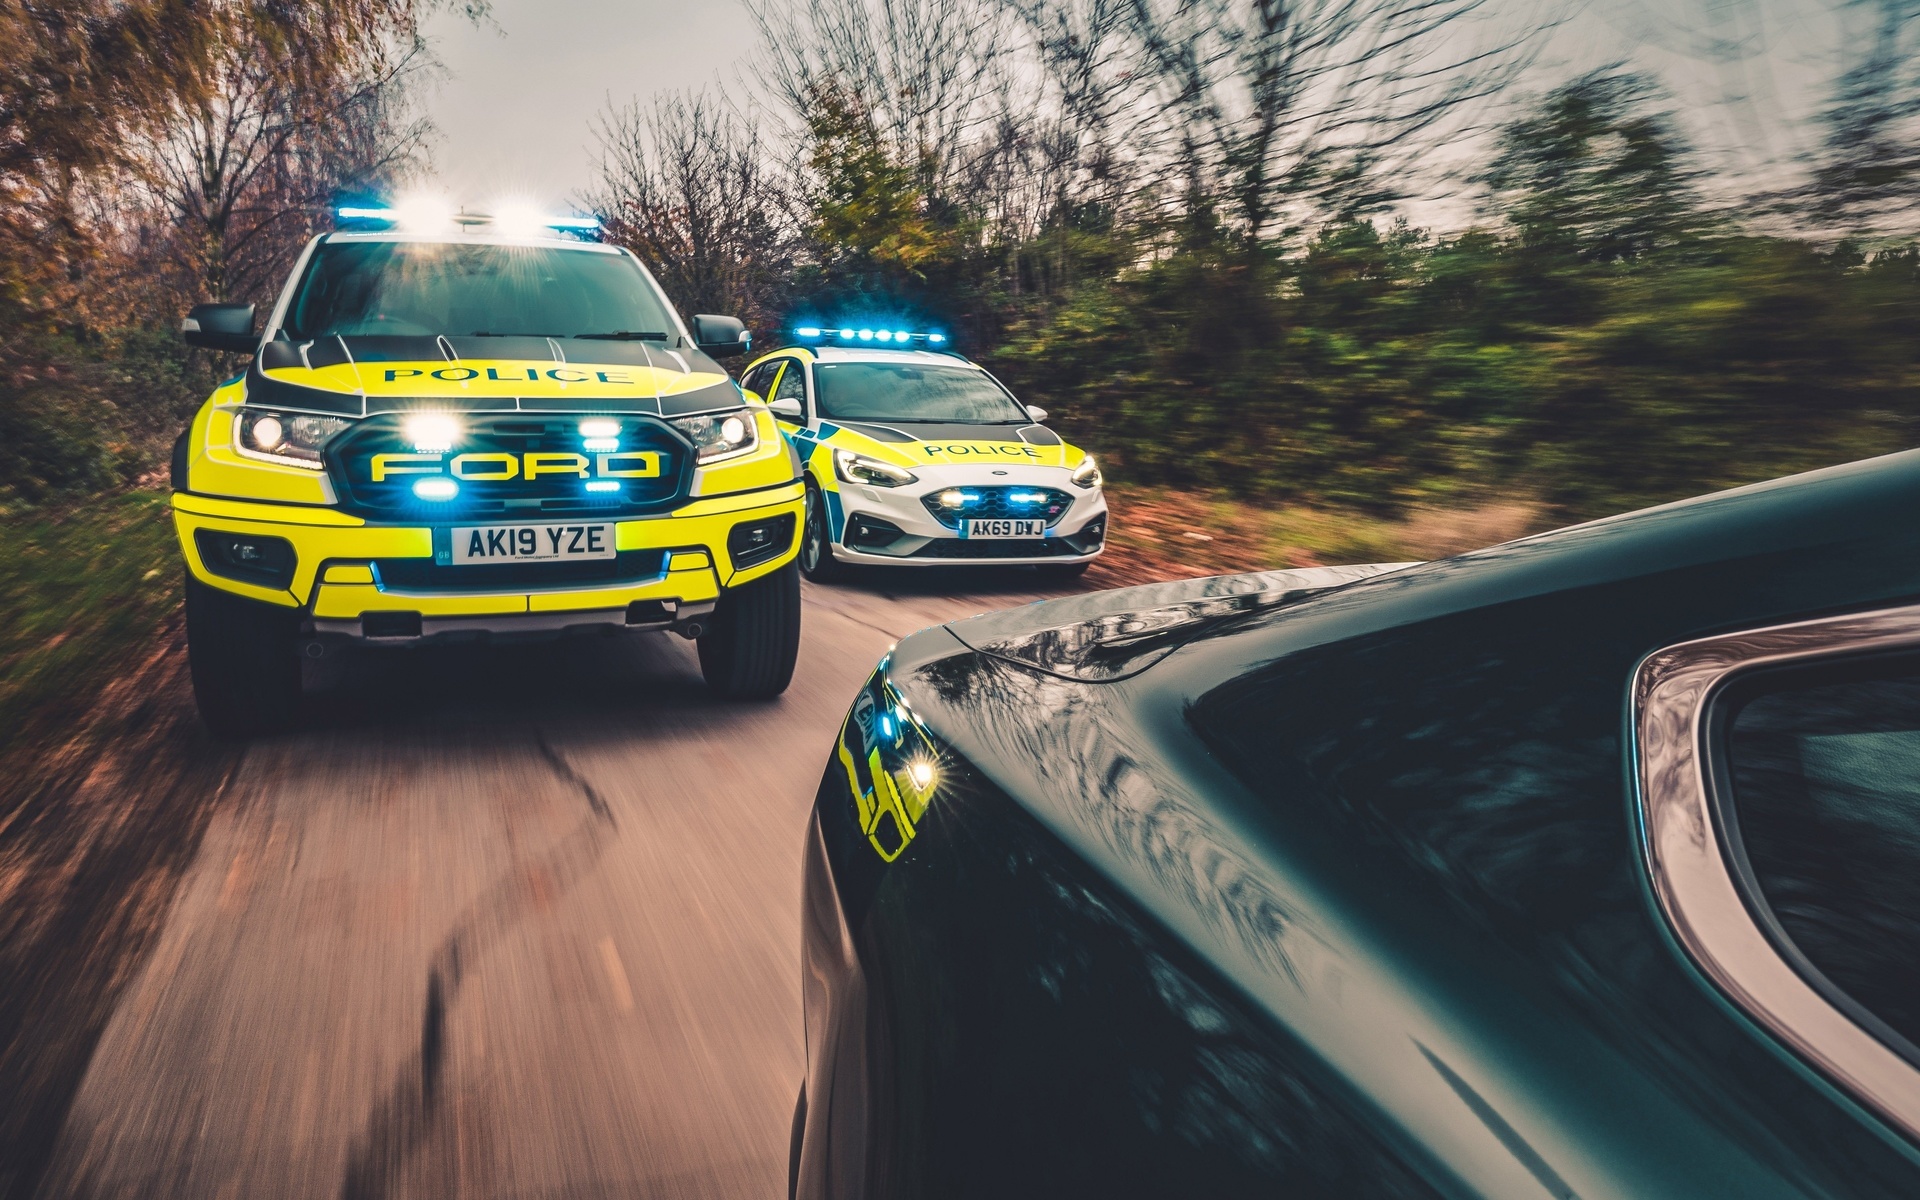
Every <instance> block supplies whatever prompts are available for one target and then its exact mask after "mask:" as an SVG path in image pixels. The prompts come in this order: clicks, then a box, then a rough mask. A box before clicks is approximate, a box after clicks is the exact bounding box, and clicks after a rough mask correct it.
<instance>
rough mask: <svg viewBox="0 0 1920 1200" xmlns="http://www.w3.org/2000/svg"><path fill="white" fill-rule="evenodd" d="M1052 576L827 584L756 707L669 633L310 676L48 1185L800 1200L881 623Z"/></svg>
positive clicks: (180, 908)
mask: <svg viewBox="0 0 1920 1200" xmlns="http://www.w3.org/2000/svg"><path fill="white" fill-rule="evenodd" d="M956 585H958V586H959V587H962V588H965V589H967V590H966V591H965V593H964V594H954V593H953V591H952V589H953V588H954V587H955V586H956ZM1039 586H1041V585H1040V583H1039V581H1038V580H1036V578H1035V577H1034V576H1033V575H1032V574H1030V573H1029V574H1024V575H1023V574H1019V573H1012V574H1008V575H1004V576H997V577H996V576H978V575H976V576H971V577H969V576H959V577H957V578H954V577H940V578H936V577H932V576H928V575H924V574H917V573H916V574H912V575H909V576H908V577H907V578H905V579H895V578H886V579H879V580H863V581H861V582H859V583H856V584H852V585H846V586H836V587H830V588H826V587H813V586H808V587H807V589H806V610H805V630H804V636H803V639H802V647H801V652H800V665H799V670H798V672H797V674H796V676H795V679H794V684H793V687H792V688H791V689H790V690H789V691H788V692H787V694H786V695H785V697H783V698H782V699H781V700H779V701H777V702H774V703H771V704H764V705H723V704H720V703H717V702H715V701H713V700H711V699H709V698H708V696H707V694H706V691H705V689H704V687H703V686H702V685H701V683H700V677H699V670H698V666H697V664H696V661H695V659H694V655H693V647H692V645H691V643H688V642H684V641H682V640H680V639H678V638H675V637H671V636H668V635H640V636H632V637H624V638H612V639H593V640H587V641H578V642H570V643H560V644H557V645H551V644H550V645H547V646H535V647H503V648H489V649H481V650H445V651H442V650H433V651H422V652H417V653H405V652H402V653H390V654H380V655H369V656H359V657H346V658H343V659H341V660H339V661H337V662H336V661H335V660H328V661H327V662H325V663H322V664H319V670H318V671H316V672H315V676H314V677H313V678H311V679H310V680H309V685H310V690H311V692H312V696H311V699H312V701H313V707H314V710H315V711H314V713H313V719H312V720H311V721H310V722H309V723H308V725H307V727H306V728H305V729H304V730H303V731H302V732H300V733H299V734H296V735H293V736H288V737H284V738H279V739H272V740H266V741H262V742H259V743H256V744H254V745H253V746H251V747H249V748H248V750H247V751H246V754H245V757H244V759H243V761H242V762H241V764H240V766H239V768H238V770H237V773H236V774H235V775H234V776H233V777H232V779H231V781H230V783H229V784H228V795H227V796H225V797H223V798H222V800H221V801H220V804H219V808H218V811H217V813H216V815H215V817H214V819H213V823H212V825H211V826H210V827H209V829H208V832H207V835H206V837H205V839H204V841H203V842H202V844H201V848H200V851H199V855H198V857H197V859H196V860H195V861H194V865H193V867H192V869H191V870H190V871H189V873H188V875H187V877H186V879H185V880H184V881H183V883H182V884H181V886H180V888H179V890H178V892H177V893H176V895H175V898H174V901H173V907H172V909H171V911H170V912H169V914H168V917H167V920H166V924H165V927H164V929H163V931H162V933H161V934H160V936H159V938H158V941H157V945H156V947H155V949H154V950H153V952H152V955H151V957H150V959H149V960H148V962H147V963H146V965H145V967H144V969H143V970H142V972H141V973H140V975H139V976H138V978H137V979H136V981H135V982H134V983H133V984H132V985H130V986H129V987H128V988H127V990H126V992H125V994H124V995H123V996H122V998H121V1000H120V1002H119V1005H118V1007H117V1008H116V1009H115V1011H114V1014H113V1017H112V1019H111V1020H110V1022H109V1023H108V1026H107V1028H106V1031H105V1033H104V1035H103V1036H102V1038H101V1040H100V1043H99V1045H98V1048H97V1049H96V1051H95V1053H94V1055H93V1058H92V1060H91V1062H90V1064H89V1066H88V1068H87V1073H86V1075H85V1077H84V1079H83V1081H82V1083H81V1086H80V1090H79V1093H78V1095H77V1096H76V1098H75V1100H74V1103H73V1105H72V1108H71V1109H70V1111H69V1114H68V1117H67V1121H66V1125H65V1127H64V1130H63V1131H62V1133H61V1136H60V1140H59V1143H58V1146H57V1148H56V1149H55V1151H54V1158H53V1162H52V1165H51V1167H50V1169H49V1171H48V1173H47V1174H46V1176H45V1177H44V1179H43V1188H42V1194H44V1195H50V1196H99V1197H163V1196H164V1197H202V1196H204V1197H219V1198H234V1200H241V1198H248V1200H250V1198H253V1197H263V1196H273V1197H330V1198H331V1197H345V1198H356V1197H438V1196H455V1195H458V1196H462V1197H501V1198H507V1197H513V1198H525V1200H534V1198H541V1200H549V1198H551V1200H559V1198H562V1197H566V1198H573V1197H581V1198H599V1197H627V1196H633V1197H729V1198H731V1197H776V1196H782V1195H784V1194H785V1186H786V1157H787V1142H788V1133H789V1125H790V1119H791V1114H792V1110H793V1101H794V1096H795V1093H796V1091H797V1089H798V1086H799V1082H800V1078H801V1074H802V1055H803V1051H802V1045H801V1031H800V1007H799V1005H800V999H799V940H800V932H799V919H798V912H797V904H798V899H799V892H800V879H799V868H800V845H801V834H802V830H803V827H804V824H805V820H806V814H807V810H808V806H809V805H810V804H811V802H812V798H813V792H814V788H815V786H816V785H817V783H818V781H819V778H820V772H821V770H822V768H823V766H824V764H825V762H826V754H827V750H828V746H829V743H830V740H831V738H832V735H833V731H834V729H835V727H836V725H837V723H838V722H839V720H840V717H841V715H842V714H843V713H844V712H845V708H846V705H847V703H848V701H849V700H850V699H851V697H852V695H853V690H854V688H855V686H856V685H857V684H858V682H859V681H860V680H861V679H862V678H863V677H864V676H865V675H866V673H867V672H868V671H869V670H871V669H872V667H873V664H874V663H875V662H876V661H877V660H878V659H879V657H880V655H881V654H882V653H884V652H885V650H886V649H887V647H888V646H889V645H890V644H891V643H892V642H894V641H895V640H897V639H899V638H900V637H903V636H905V635H906V634H909V633H912V632H913V631H915V630H917V629H921V628H924V627H926V626H928V625H932V624H936V623H939V622H941V621H946V620H951V619H953V618H956V617H960V616H965V615H969V614H972V613H975V612H980V611H984V610H987V609H992V608H1003V607H1006V606H1008V605H1011V604H1018V603H1023V602H1026V601H1028V600H1032V599H1037V598H1039V594H1040V593H1038V592H1037V591H1035V590H1033V589H1035V588H1036V587H1039Z"/></svg>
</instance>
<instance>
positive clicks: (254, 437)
mask: <svg viewBox="0 0 1920 1200" xmlns="http://www.w3.org/2000/svg"><path fill="white" fill-rule="evenodd" d="M349 424H351V422H349V421H347V420H346V419H345V418H342V417H315V416H310V415H308V414H306V413H285V412H271V411H268V410H263V409H257V408H248V409H243V410H242V411H241V413H240V416H239V418H238V419H237V420H236V421H234V423H233V448H234V449H235V450H237V451H239V452H240V453H241V454H242V455H243V456H245V457H247V458H257V459H260V460H261V461H262V462H274V463H283V464H285V465H286V466H289V467H305V468H307V469H308V470H310V471H319V470H322V469H324V468H325V465H326V464H325V463H323V462H321V461H320V451H321V449H322V448H324V447H325V446H326V444H327V440H328V439H329V438H331V437H333V435H335V434H337V433H339V432H340V431H341V430H343V429H345V428H346V427H347V426H348V425H349Z"/></svg>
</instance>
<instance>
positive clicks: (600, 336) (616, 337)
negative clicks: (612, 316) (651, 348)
mask: <svg viewBox="0 0 1920 1200" xmlns="http://www.w3.org/2000/svg"><path fill="white" fill-rule="evenodd" d="M573 336H574V337H576V338H587V339H590V340H593V341H600V342H664V341H666V340H667V335H666V334H664V333H654V332H653V331H651V330H646V331H643V332H636V331H634V330H632V329H616V330H614V331H613V332H612V333H576V334H574V335H573Z"/></svg>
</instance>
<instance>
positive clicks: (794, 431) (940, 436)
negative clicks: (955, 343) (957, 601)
mask: <svg viewBox="0 0 1920 1200" xmlns="http://www.w3.org/2000/svg"><path fill="white" fill-rule="evenodd" d="M795 336H796V344H794V345H792V346H790V347H788V348H786V349H783V350H780V351H777V352H775V353H773V354H769V355H767V356H765V357H763V358H761V359H760V360H758V361H757V362H755V363H754V364H753V365H752V366H751V367H750V368H748V370H747V372H746V374H745V375H744V376H743V377H742V379H741V386H742V387H743V388H745V389H746V391H747V392H748V393H749V394H751V395H755V396H759V397H762V398H764V399H765V400H766V402H767V404H768V406H769V408H771V410H772V412H773V415H774V417H775V418H776V419H777V420H778V422H779V425H780V431H781V433H782V434H783V435H784V436H785V437H786V438H787V440H788V441H790V442H791V443H792V444H793V447H794V450H795V452H796V453H797V454H798V456H799V459H800V462H801V465H802V473H803V478H804V482H805V487H806V516H805V522H804V531H803V533H802V535H801V545H800V567H801V570H803V571H804V572H805V573H806V574H807V576H808V577H809V578H812V579H824V578H829V577H831V576H832V575H834V574H835V573H836V572H837V571H838V570H839V569H840V568H841V567H842V566H843V565H845V564H849V563H868V564H873V565H886V566H938V565H943V564H944V565H953V564H957V563H996V564H1018V565H1031V566H1037V567H1041V568H1043V569H1045V570H1048V571H1052V572H1057V573H1060V574H1074V573H1078V572H1080V571H1084V570H1085V569H1086V567H1087V564H1089V563H1091V562H1092V561H1093V560H1094V558H1096V557H1097V556H1098V555H1099V554H1100V552H1101V550H1102V549H1103V548H1104V547H1105V543H1106V534H1107V504H1106V499H1105V497H1104V496H1103V495H1102V494H1101V478H1100V471H1099V468H1098V467H1097V466H1096V465H1095V463H1094V461H1093V459H1092V457H1090V456H1089V455H1088V454H1086V453H1085V452H1084V451H1082V450H1080V449H1078V448H1076V447H1074V446H1070V445H1068V444H1067V443H1066V442H1065V441H1063V440H1062V439H1061V438H1060V435H1059V434H1057V433H1055V432H1054V431H1053V430H1051V429H1048V428H1047V427H1046V426H1045V425H1044V424H1042V422H1043V421H1044V420H1045V418H1046V415H1047V414H1046V412H1045V410H1043V409H1039V408H1034V407H1031V406H1027V405H1023V404H1021V403H1020V402H1019V401H1018V400H1016V399H1015V398H1014V396H1013V393H1012V392H1010V391H1008V390H1007V389H1006V387H1004V386H1003V385H1002V384H1001V383H1000V381H999V380H997V379H995V378H994V377H993V376H992V375H991V374H989V373H988V372H987V371H986V370H985V369H983V368H982V367H980V366H979V365H977V364H975V363H972V362H969V361H967V360H966V359H965V358H962V357H961V356H959V355H958V354H955V353H952V352H951V351H950V350H947V349H946V348H945V339H944V337H943V336H942V335H940V334H937V333H922V332H913V331H908V330H892V329H874V328H870V327H865V326H862V327H859V328H854V327H844V328H824V327H805V328H801V329H799V330H797V331H796V333H795Z"/></svg>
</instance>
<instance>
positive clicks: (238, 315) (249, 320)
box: [180, 304, 260, 354]
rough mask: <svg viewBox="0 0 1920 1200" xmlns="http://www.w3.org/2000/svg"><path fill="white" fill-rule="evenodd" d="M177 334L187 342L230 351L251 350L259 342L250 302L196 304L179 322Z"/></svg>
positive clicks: (243, 351) (234, 352) (247, 352)
mask: <svg viewBox="0 0 1920 1200" xmlns="http://www.w3.org/2000/svg"><path fill="white" fill-rule="evenodd" d="M180 336H181V337H183V338H185V339H186V340H187V345H189V346H198V347H200V348H201V349H202V350H226V351H229V352H230V353H233V354H252V353H253V351H254V349H255V347H257V346H258V345H259V342H260V339H259V338H258V337H257V336H255V334H254V332H253V305H251V304H196V305H194V306H193V311H191V312H189V313H188V314H187V319H186V320H184V321H182V322H180Z"/></svg>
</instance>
